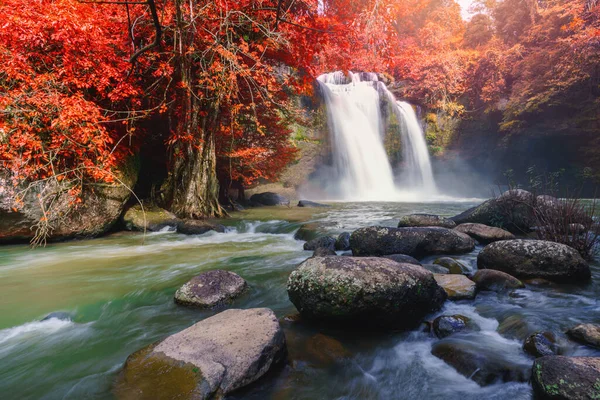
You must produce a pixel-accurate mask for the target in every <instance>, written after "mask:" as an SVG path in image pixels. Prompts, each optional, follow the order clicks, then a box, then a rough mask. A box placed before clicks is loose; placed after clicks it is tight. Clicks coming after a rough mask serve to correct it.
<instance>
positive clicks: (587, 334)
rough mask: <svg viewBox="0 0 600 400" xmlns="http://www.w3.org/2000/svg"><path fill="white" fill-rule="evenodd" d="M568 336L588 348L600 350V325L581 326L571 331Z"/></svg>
mask: <svg viewBox="0 0 600 400" xmlns="http://www.w3.org/2000/svg"><path fill="white" fill-rule="evenodd" d="M567 336H569V337H570V338H571V339H573V340H574V341H576V342H579V343H582V344H585V345H586V346H591V347H595V348H600V325H594V324H580V325H577V326H574V327H573V328H571V329H569V330H568V331H567Z"/></svg>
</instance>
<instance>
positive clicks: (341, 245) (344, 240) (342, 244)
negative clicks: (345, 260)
mask: <svg viewBox="0 0 600 400" xmlns="http://www.w3.org/2000/svg"><path fill="white" fill-rule="evenodd" d="M335 249H336V250H339V251H346V250H350V232H343V233H340V235H339V236H338V237H337V239H336V241H335Z"/></svg>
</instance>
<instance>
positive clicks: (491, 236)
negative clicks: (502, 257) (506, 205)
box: [454, 223, 515, 244]
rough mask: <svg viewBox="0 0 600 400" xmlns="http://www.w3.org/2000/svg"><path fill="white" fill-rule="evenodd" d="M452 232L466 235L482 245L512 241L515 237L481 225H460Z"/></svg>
mask: <svg viewBox="0 0 600 400" xmlns="http://www.w3.org/2000/svg"><path fill="white" fill-rule="evenodd" d="M454 230H456V231H458V232H462V233H466V234H467V235H469V236H471V237H472V238H473V239H475V240H477V241H478V242H479V243H482V244H489V243H492V242H497V241H499V240H510V239H514V238H515V235H513V234H512V233H510V232H509V231H505V230H504V229H500V228H495V227H493V226H487V225H483V224H473V223H467V224H461V225H459V226H457V227H456V228H454Z"/></svg>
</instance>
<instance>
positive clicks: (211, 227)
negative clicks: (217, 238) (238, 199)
mask: <svg viewBox="0 0 600 400" xmlns="http://www.w3.org/2000/svg"><path fill="white" fill-rule="evenodd" d="M210 231H215V232H219V233H223V232H225V227H224V226H223V225H221V224H216V223H214V222H210V221H205V220H197V219H184V220H180V221H179V222H178V223H177V232H179V233H183V234H184V235H202V234H203V233H206V232H210Z"/></svg>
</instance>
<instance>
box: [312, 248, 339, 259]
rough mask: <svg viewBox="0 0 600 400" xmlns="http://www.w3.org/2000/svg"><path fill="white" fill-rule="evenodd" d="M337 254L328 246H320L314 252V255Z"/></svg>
mask: <svg viewBox="0 0 600 400" xmlns="http://www.w3.org/2000/svg"><path fill="white" fill-rule="evenodd" d="M335 255H337V254H336V252H335V251H334V250H331V249H328V248H327V247H319V248H318V249H316V250H315V251H314V253H313V255H312V256H313V257H327V256H335Z"/></svg>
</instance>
